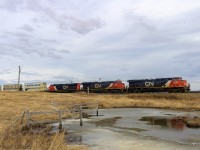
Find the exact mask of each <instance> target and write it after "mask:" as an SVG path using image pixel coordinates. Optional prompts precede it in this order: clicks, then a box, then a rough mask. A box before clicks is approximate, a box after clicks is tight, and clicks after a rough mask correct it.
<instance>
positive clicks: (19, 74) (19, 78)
mask: <svg viewBox="0 0 200 150" xmlns="http://www.w3.org/2000/svg"><path fill="white" fill-rule="evenodd" d="M20 74H21V66H19V74H18V90H20Z"/></svg>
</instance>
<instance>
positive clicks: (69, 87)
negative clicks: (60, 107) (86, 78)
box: [48, 83, 81, 92]
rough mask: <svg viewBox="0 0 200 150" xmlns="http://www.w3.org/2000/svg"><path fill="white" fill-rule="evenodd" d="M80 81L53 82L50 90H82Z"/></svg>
mask: <svg viewBox="0 0 200 150" xmlns="http://www.w3.org/2000/svg"><path fill="white" fill-rule="evenodd" d="M80 86H81V84H80V83H69V84H52V85H50V86H49V88H48V91H49V92H76V91H80Z"/></svg>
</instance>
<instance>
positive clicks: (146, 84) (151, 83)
mask: <svg viewBox="0 0 200 150" xmlns="http://www.w3.org/2000/svg"><path fill="white" fill-rule="evenodd" d="M145 86H154V82H145Z"/></svg>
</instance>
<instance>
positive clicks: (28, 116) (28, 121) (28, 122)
mask: <svg viewBox="0 0 200 150" xmlns="http://www.w3.org/2000/svg"><path fill="white" fill-rule="evenodd" d="M26 120H27V121H26V125H27V127H28V128H30V113H29V110H28V111H26Z"/></svg>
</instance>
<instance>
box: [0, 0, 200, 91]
mask: <svg viewBox="0 0 200 150" xmlns="http://www.w3.org/2000/svg"><path fill="white" fill-rule="evenodd" d="M0 16H1V17H0V22H1V24H0V33H1V34H0V37H1V38H0V64H1V65H0V66H1V69H0V85H1V84H5V83H17V79H18V66H21V67H22V72H21V82H36V81H37V82H48V83H49V84H51V83H67V82H71V81H73V82H84V81H98V79H99V78H101V79H102V80H103V81H106V80H117V79H121V80H123V81H126V80H129V79H143V78H144V79H151V78H163V77H177V76H180V77H182V78H183V79H185V80H188V82H190V83H191V88H192V90H200V69H199V68H200V61H199V60H200V50H199V47H200V21H199V16H200V1H199V0H190V1H188V0H165V1H160V0H123V1H122V0H109V1H106V0H1V2H0Z"/></svg>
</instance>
